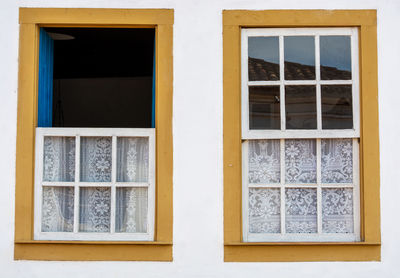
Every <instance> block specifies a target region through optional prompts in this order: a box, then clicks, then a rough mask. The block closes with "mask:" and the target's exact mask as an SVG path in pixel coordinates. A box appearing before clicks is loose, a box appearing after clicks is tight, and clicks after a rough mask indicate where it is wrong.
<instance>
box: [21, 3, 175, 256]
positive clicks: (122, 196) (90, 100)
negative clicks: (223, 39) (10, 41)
mask: <svg viewBox="0 0 400 278" xmlns="http://www.w3.org/2000/svg"><path fill="white" fill-rule="evenodd" d="M20 23H21V26H20V59H19V61H20V62H19V92H18V100H19V102H18V103H19V105H18V134H17V163H16V165H17V166H16V168H17V170H16V216H15V249H14V250H15V254H14V256H15V259H28V260H147V261H170V260H172V166H171V165H172V72H173V71H172V24H173V11H171V10H144V9H143V10H118V9H41V8H39V9H36V8H22V9H20ZM44 32H45V35H47V36H48V38H47V40H48V41H50V42H51V39H53V40H55V42H54V48H52V46H51V45H50V46H49V47H47V48H45V49H46V51H45V53H44V54H45V55H42V54H43V53H42V49H41V46H43V44H42V45H40V43H41V42H43V41H45V40H43V37H42V36H43V33H44ZM128 33H129V34H128ZM121 34H122V35H121ZM124 34H125V36H124ZM126 34H128V35H129V36H126ZM138 36H142V39H141V40H140V43H136V46H137V47H140V45H141V46H144V45H143V44H146V43H147V44H148V45H150V46H149V47H146V46H145V47H143V48H142V49H137V48H132V47H130V43H131V42H130V40H131V39H132V38H136V39H137V38H138ZM145 37H149V38H150V39H149V40H147V39H144V38H145ZM121 40H122V41H123V42H124V43H121ZM110 42H111V44H110ZM112 43H113V44H114V45H112ZM85 46H89V47H86V49H85ZM127 48H129V49H130V50H131V52H132V53H131V54H130V55H127V54H126V53H127V52H124V50H127ZM52 49H54V52H52ZM105 49H106V50H113V51H111V52H112V53H111V55H110V51H109V52H108V53H105V52H104V51H105ZM116 49H117V50H119V51H115V50H116ZM146 49H147V50H146ZM63 50H64V51H65V50H67V52H64V53H63ZM79 50H82V52H85V53H80V52H79ZM52 53H54V55H52ZM121 55H125V56H124V57H122V56H121ZM134 55H137V56H138V57H137V58H138V59H135V64H132V61H131V60H130V59H131V57H132V56H134ZM43 57H46V58H43ZM93 57H101V58H100V59H97V61H96V59H92V58H93ZM146 57H150V58H149V59H147V58H146ZM153 57H154V63H153ZM53 58H54V68H52V67H51V66H50V65H51V63H47V62H48V61H51V60H52V59H53ZM121 58H124V59H125V60H123V61H124V62H125V63H122V64H124V65H125V66H123V67H122V66H121V67H118V65H120V64H121V63H120V62H119V61H120V60H121ZM43 59H44V61H46V62H45V63H43ZM63 59H64V60H63ZM143 61H144V63H142V62H143ZM126 63H128V64H131V65H126ZM113 64H114V65H117V66H110V65H113ZM141 64H144V65H145V66H144V67H142V66H141ZM60 65H61V67H60ZM153 69H154V71H153ZM52 71H54V82H53V78H51V74H50V73H51V72H52ZM132 73H133V74H132ZM138 73H139V74H138ZM140 73H142V76H140ZM143 73H145V74H143ZM152 75H154V76H155V78H154V80H155V83H154V84H152V82H153V81H152V80H153V78H152ZM43 77H44V78H43ZM53 84H54V87H53ZM152 87H153V88H154V90H152ZM88 88H92V89H88ZM93 88H95V90H93ZM93 91H94V92H95V94H92V92H93ZM110 91H112V92H113V94H112V95H110V94H109V92H110ZM38 92H39V94H38ZM43 92H44V93H43ZM127 92H128V93H129V94H127ZM132 92H140V93H138V94H135V93H132ZM104 100H106V101H104ZM135 105H136V106H135ZM138 105H139V107H137V106H138ZM115 108H118V109H115ZM91 116H92V117H91ZM35 143H36V147H34V146H35ZM135 157H136V159H135ZM133 203H134V204H135V210H132V209H130V206H131V205H132V204H133ZM132 214H135V215H134V216H133V215H132Z"/></svg>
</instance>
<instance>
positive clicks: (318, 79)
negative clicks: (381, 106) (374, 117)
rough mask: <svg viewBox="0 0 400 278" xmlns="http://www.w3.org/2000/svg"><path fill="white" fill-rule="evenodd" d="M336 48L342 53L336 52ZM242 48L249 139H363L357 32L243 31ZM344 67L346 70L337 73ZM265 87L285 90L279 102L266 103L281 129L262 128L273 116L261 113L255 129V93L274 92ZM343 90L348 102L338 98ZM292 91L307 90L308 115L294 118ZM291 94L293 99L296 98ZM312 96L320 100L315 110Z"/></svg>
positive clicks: (244, 115)
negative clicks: (253, 93) (267, 117)
mask: <svg viewBox="0 0 400 278" xmlns="http://www.w3.org/2000/svg"><path fill="white" fill-rule="evenodd" d="M277 41H279V43H277ZM330 45H331V46H332V47H334V48H338V49H339V50H337V51H332V47H329V46H330ZM241 47H242V59H241V62H242V138H243V139H264V138H270V139H280V138H296V137H299V136H301V137H302V138H358V137H359V136H360V128H359V125H360V120H359V119H360V116H359V113H360V112H359V74H358V31H357V28H307V29H305V28H290V29H278V28H270V29H242V44H241ZM263 49H264V52H265V53H264V54H263ZM296 49H297V50H296ZM278 50H279V53H278ZM253 56H254V57H253ZM286 56H287V57H286ZM285 57H286V58H285ZM349 59H350V60H349ZM336 60H338V61H339V62H336V63H335V61H336ZM277 61H278V62H277ZM301 63H303V64H301ZM338 64H339V65H341V66H343V67H345V68H346V70H340V69H337V68H335V67H337V66H338ZM299 72H300V73H299ZM297 75H298V76H297ZM263 86H264V87H272V86H275V87H279V88H280V93H279V97H275V96H274V99H273V100H272V99H271V100H267V102H268V103H267V104H265V103H264V105H269V107H270V110H271V111H272V110H273V111H272V112H270V113H274V114H277V113H279V117H278V118H275V119H274V121H279V122H280V124H279V126H277V124H272V123H265V122H264V123H262V120H260V119H261V118H262V117H266V116H267V115H260V112H258V113H256V114H258V119H256V122H258V124H256V125H253V120H254V118H252V116H253V115H255V116H257V115H256V114H252V113H251V112H252V109H253V104H254V99H252V97H251V92H252V91H254V90H258V91H259V92H260V91H262V90H264V91H266V90H268V88H262V87H263ZM300 86H302V87H300ZM313 90H315V94H314V93H313ZM338 90H343V91H346V97H345V98H344V99H336V96H335V91H338ZM287 91H290V92H296V91H301V94H302V95H303V96H304V99H307V100H308V101H307V102H306V103H305V105H304V107H303V108H304V109H303V111H302V113H297V115H296V114H294V115H293V114H292V115H291V108H292V107H293V106H292V107H291V102H290V99H289V100H288V101H286V95H287V94H288V92H287ZM290 92H289V98H290V96H292V95H293V94H291V93H290ZM269 94H270V95H271V93H269ZM310 94H313V95H314V96H315V105H314V103H310V100H309V98H307V96H308V95H310ZM270 98H271V97H270ZM265 101H266V100H265V97H264V102H265ZM335 101H336V102H338V103H335ZM340 101H341V102H340ZM261 102H263V101H261ZM278 104H279V109H277V105H278ZM295 109H297V108H295ZM327 110H329V111H330V112H329V111H327ZM335 110H336V111H335ZM249 112H250V113H249ZM297 116H300V117H301V118H303V121H301V120H299V119H296V118H297ZM288 117H289V118H288ZM343 118H344V119H345V120H346V122H347V123H346V124H345V125H343V126H342V127H341V128H340V129H339V128H337V126H338V124H337V119H343ZM278 119H279V120H278ZM293 119H295V121H294V122H293ZM300 129H301V130H300Z"/></svg>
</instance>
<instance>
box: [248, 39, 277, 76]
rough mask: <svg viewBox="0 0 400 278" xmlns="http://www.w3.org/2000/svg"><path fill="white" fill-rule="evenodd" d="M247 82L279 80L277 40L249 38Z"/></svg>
mask: <svg viewBox="0 0 400 278" xmlns="http://www.w3.org/2000/svg"><path fill="white" fill-rule="evenodd" d="M248 42H249V62H248V64H249V80H250V81H257V80H279V38H278V37H249V41H248Z"/></svg>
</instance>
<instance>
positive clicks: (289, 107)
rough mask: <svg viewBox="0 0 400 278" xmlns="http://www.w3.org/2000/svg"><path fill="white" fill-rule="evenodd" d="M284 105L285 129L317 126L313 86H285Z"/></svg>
mask: <svg viewBox="0 0 400 278" xmlns="http://www.w3.org/2000/svg"><path fill="white" fill-rule="evenodd" d="M285 107H286V128H287V129H316V128H317V104H316V93H315V86H286V87H285Z"/></svg>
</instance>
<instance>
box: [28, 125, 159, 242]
mask: <svg viewBox="0 0 400 278" xmlns="http://www.w3.org/2000/svg"><path fill="white" fill-rule="evenodd" d="M48 136H49V137H51V136H54V137H75V181H73V182H45V181H43V180H42V177H43V151H44V147H43V146H44V145H43V144H44V137H48ZM81 137H111V138H112V172H111V182H80V181H79V179H80V138H81ZM118 137H146V138H148V140H149V175H148V177H149V178H148V182H147V183H143V182H117V180H116V171H117V165H116V161H117V138H118ZM35 150H36V151H35V165H36V166H35V168H36V169H35V213H34V239H35V240H84V241H153V240H154V222H155V218H154V213H155V129H154V128H36V147H35ZM44 186H51V187H57V186H62V187H63V186H69V187H74V229H73V232H42V231H41V223H42V197H43V193H42V188H43V187H44ZM79 187H109V188H111V210H110V232H109V233H95V232H79ZM117 187H147V189H148V192H147V196H148V197H147V198H148V200H147V206H148V207H147V232H146V233H117V232H115V204H116V188H117Z"/></svg>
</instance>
